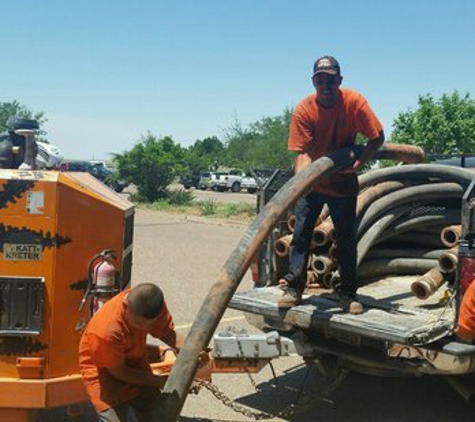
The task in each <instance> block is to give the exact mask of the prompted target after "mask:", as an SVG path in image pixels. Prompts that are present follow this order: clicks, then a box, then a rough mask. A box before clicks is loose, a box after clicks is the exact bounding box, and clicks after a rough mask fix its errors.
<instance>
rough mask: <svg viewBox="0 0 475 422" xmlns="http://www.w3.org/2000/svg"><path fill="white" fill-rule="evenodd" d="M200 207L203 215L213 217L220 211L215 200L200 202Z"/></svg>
mask: <svg viewBox="0 0 475 422" xmlns="http://www.w3.org/2000/svg"><path fill="white" fill-rule="evenodd" d="M198 207H199V209H200V212H201V214H202V215H213V214H216V213H217V211H218V203H217V202H216V201H215V200H214V199H207V200H206V201H200V202H198Z"/></svg>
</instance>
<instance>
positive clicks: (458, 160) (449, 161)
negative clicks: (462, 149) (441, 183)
mask: <svg viewBox="0 0 475 422" xmlns="http://www.w3.org/2000/svg"><path fill="white" fill-rule="evenodd" d="M433 163H434V164H443V165H447V166H456V167H464V168H468V169H473V168H475V156H473V155H471V154H465V155H455V156H452V157H450V156H445V157H444V158H439V159H437V160H435V161H433Z"/></svg>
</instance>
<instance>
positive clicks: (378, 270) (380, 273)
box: [357, 258, 438, 281]
mask: <svg viewBox="0 0 475 422" xmlns="http://www.w3.org/2000/svg"><path fill="white" fill-rule="evenodd" d="M437 264H438V262H437V259H421V258H395V259H374V260H369V261H366V262H364V263H363V264H361V266H360V267H359V268H358V270H357V278H358V280H360V281H362V280H370V279H374V278H378V277H384V276H388V275H417V274H425V273H426V272H427V271H429V270H431V269H432V268H434V267H435V266H437Z"/></svg>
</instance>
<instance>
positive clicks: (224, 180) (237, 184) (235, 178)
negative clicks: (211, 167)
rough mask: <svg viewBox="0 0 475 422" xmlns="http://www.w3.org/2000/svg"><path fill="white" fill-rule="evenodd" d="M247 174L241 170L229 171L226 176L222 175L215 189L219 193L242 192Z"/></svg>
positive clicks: (215, 184)
mask: <svg viewBox="0 0 475 422" xmlns="http://www.w3.org/2000/svg"><path fill="white" fill-rule="evenodd" d="M244 176H245V173H244V172H243V171H242V170H239V169H232V170H229V172H228V173H226V174H220V175H219V177H218V178H217V179H216V181H215V183H214V188H215V190H217V191H218V192H225V191H227V190H229V189H231V191H232V192H240V191H241V183H242V179H243V177H244Z"/></svg>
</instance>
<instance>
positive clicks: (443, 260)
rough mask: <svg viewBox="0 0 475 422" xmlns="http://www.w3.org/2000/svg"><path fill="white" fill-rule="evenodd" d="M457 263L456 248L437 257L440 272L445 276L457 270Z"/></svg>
mask: <svg viewBox="0 0 475 422" xmlns="http://www.w3.org/2000/svg"><path fill="white" fill-rule="evenodd" d="M458 262H459V254H458V247H455V248H452V249H450V250H448V251H446V252H444V253H443V254H442V255H440V256H439V266H440V271H442V272H443V273H445V274H450V273H453V272H455V270H456V269H457V265H458Z"/></svg>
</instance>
